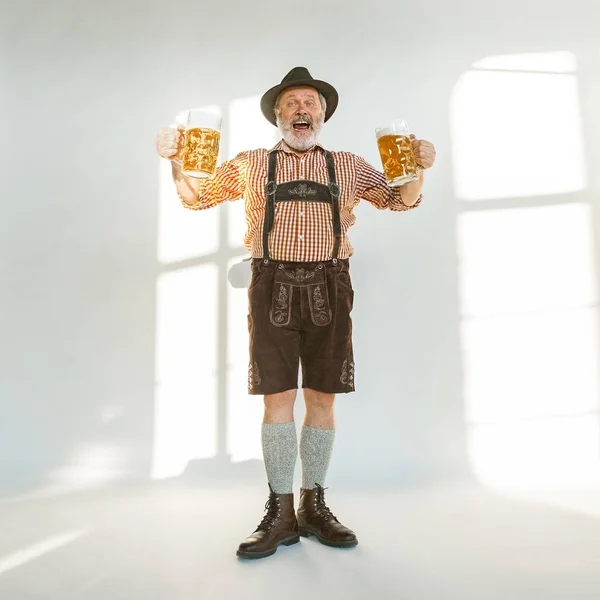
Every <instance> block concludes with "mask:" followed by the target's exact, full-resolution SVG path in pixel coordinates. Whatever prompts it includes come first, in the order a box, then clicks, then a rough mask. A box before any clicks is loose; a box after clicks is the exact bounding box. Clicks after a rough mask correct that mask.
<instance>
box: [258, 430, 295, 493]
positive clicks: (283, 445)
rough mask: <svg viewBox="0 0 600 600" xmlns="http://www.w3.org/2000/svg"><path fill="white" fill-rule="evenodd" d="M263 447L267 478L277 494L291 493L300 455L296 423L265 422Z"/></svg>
mask: <svg viewBox="0 0 600 600" xmlns="http://www.w3.org/2000/svg"><path fill="white" fill-rule="evenodd" d="M262 449H263V457H264V459H265V469H266V470H267V478H268V480H269V483H270V484H271V487H272V488H273V491H274V492H275V493H276V494H291V493H292V492H293V487H294V467H295V466H296V458H297V457H298V437H297V435H296V424H295V423H294V421H292V422H291V423H263V424H262Z"/></svg>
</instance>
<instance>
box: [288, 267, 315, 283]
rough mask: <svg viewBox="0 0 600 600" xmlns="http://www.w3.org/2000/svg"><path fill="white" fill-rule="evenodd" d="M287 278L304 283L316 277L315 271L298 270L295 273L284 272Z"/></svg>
mask: <svg viewBox="0 0 600 600" xmlns="http://www.w3.org/2000/svg"><path fill="white" fill-rule="evenodd" d="M284 273H285V275H286V277H288V278H289V279H293V280H294V281H296V282H298V283H303V282H305V281H308V280H309V279H313V278H314V276H315V272H314V271H309V270H308V269H302V268H299V269H296V270H295V271H284Z"/></svg>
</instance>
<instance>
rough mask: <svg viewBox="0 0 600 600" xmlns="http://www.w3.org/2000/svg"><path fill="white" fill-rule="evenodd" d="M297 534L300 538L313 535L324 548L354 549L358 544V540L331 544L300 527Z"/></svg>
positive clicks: (316, 534)
mask: <svg viewBox="0 0 600 600" xmlns="http://www.w3.org/2000/svg"><path fill="white" fill-rule="evenodd" d="M298 533H299V534H300V535H301V536H302V537H310V536H311V535H314V536H315V537H316V538H317V539H318V540H319V542H321V544H325V546H332V547H333V548H354V546H356V545H357V544H358V540H350V541H349V542H332V541H331V540H327V539H325V538H324V537H321V536H320V535H319V534H318V533H315V532H314V531H309V530H308V529H304V528H302V527H300V528H298Z"/></svg>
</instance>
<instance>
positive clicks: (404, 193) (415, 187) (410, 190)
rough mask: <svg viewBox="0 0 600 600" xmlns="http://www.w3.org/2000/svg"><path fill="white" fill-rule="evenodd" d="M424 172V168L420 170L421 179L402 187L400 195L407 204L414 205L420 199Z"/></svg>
mask: <svg viewBox="0 0 600 600" xmlns="http://www.w3.org/2000/svg"><path fill="white" fill-rule="evenodd" d="M423 173H424V170H423V169H422V170H421V171H420V172H419V179H416V180H415V181H411V182H410V183H406V184H405V185H403V186H402V187H401V188H400V197H401V198H402V202H403V203H404V204H406V206H413V205H414V204H415V203H416V202H417V200H418V199H419V194H420V193H421V190H422V189H423V180H424V177H423Z"/></svg>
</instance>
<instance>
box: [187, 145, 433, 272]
mask: <svg viewBox="0 0 600 600" xmlns="http://www.w3.org/2000/svg"><path fill="white" fill-rule="evenodd" d="M273 150H278V151H279V152H278V153H277V170H276V175H275V181H276V182H277V183H286V182H288V181H294V180H298V179H309V180H312V181H317V182H319V183H323V184H325V185H327V184H328V183H329V177H328V174H327V164H326V162H325V149H324V148H323V147H322V146H321V145H319V144H317V145H316V146H315V147H313V148H312V149H311V150H309V151H308V152H305V153H304V154H302V155H298V154H296V153H295V152H292V151H291V150H290V149H289V147H288V146H287V144H286V143H285V142H284V141H283V140H281V141H280V142H279V143H278V144H277V145H276V146H275V147H274V148H273ZM269 152H270V151H269V150H265V149H259V150H248V151H245V152H240V153H239V154H238V155H237V156H236V157H235V158H233V159H232V160H229V161H226V162H224V163H223V164H222V165H221V166H219V167H218V168H217V170H216V172H215V174H214V176H213V177H210V178H207V179H205V180H204V182H203V187H202V188H201V190H200V192H199V194H198V200H197V201H196V202H195V203H194V204H188V203H187V202H185V201H184V200H183V199H181V201H182V204H183V205H184V206H185V207H186V208H189V209H192V210H203V209H206V208H211V207H213V206H216V205H217V204H220V203H221V202H224V201H225V200H238V199H241V198H243V199H244V202H245V208H246V224H247V226H248V229H247V231H246V235H245V236H244V245H245V246H246V247H247V248H248V250H249V251H250V253H251V254H252V256H253V257H255V258H260V257H262V256H263V244H262V230H263V221H264V215H265V207H266V193H265V186H266V184H267V166H268V160H269ZM332 154H333V160H334V164H335V172H336V178H337V183H338V185H339V186H340V220H341V225H342V239H341V244H340V251H339V258H348V257H350V256H352V254H353V253H354V249H353V248H352V245H351V244H350V241H349V240H348V236H347V232H348V229H349V228H350V227H352V225H354V223H355V222H356V216H355V215H354V213H353V210H354V207H355V206H357V205H358V203H359V201H360V200H361V199H364V200H367V202H370V203H371V204H373V206H375V207H376V208H378V209H381V210H383V209H386V208H389V209H390V210H393V211H404V210H410V209H411V208H416V207H417V206H419V204H420V203H421V200H422V196H419V199H418V200H417V202H416V203H415V204H414V205H413V206H408V205H406V204H404V203H403V202H402V199H401V198H400V189H399V188H390V187H389V186H388V185H387V183H386V181H385V178H384V176H383V174H382V173H380V172H379V171H377V170H376V169H374V168H373V167H372V166H371V165H370V164H369V163H367V162H366V161H365V160H364V159H363V158H361V157H360V156H357V155H356V154H352V153H351V152H332ZM180 198H181V197H180ZM333 243H334V235H333V225H332V211H331V205H329V204H326V203H324V202H295V201H286V202H277V203H276V204H275V223H274V225H273V229H272V230H271V233H270V235H269V256H270V257H271V258H272V259H274V260H283V261H294V262H295V261H298V262H310V261H319V260H330V259H331V258H332V253H333Z"/></svg>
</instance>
